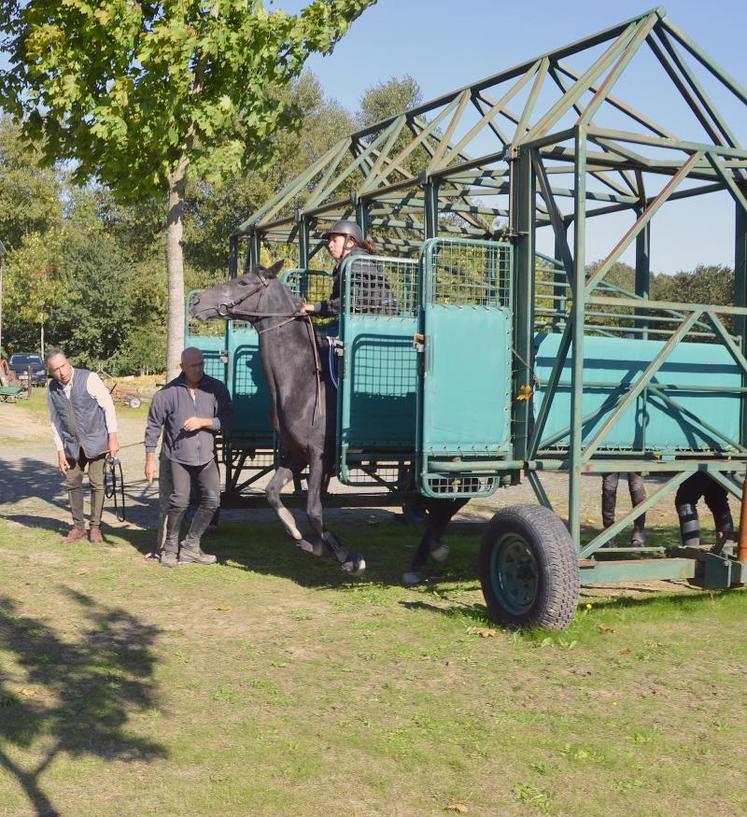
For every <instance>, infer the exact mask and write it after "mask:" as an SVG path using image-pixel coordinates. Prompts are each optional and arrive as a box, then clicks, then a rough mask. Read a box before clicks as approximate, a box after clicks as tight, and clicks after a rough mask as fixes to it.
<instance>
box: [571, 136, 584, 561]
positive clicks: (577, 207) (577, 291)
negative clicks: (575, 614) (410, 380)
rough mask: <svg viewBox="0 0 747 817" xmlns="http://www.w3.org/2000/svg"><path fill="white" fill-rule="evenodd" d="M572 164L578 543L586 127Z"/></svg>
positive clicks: (576, 532)
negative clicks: (573, 165) (574, 161)
mask: <svg viewBox="0 0 747 817" xmlns="http://www.w3.org/2000/svg"><path fill="white" fill-rule="evenodd" d="M575 154H576V163H575V168H574V202H573V209H574V230H573V309H572V310H571V344H572V354H571V439H570V451H569V453H570V463H569V469H568V483H569V484H568V528H569V530H570V534H571V538H572V539H573V541H574V542H575V543H576V544H577V545H580V543H581V472H582V468H583V464H584V463H583V458H582V455H581V441H582V435H583V388H584V317H585V314H584V313H585V311H586V127H585V126H584V125H580V126H579V127H578V128H577V129H576V138H575Z"/></svg>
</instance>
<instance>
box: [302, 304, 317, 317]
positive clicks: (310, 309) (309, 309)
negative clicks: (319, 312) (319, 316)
mask: <svg viewBox="0 0 747 817" xmlns="http://www.w3.org/2000/svg"><path fill="white" fill-rule="evenodd" d="M301 312H303V313H304V315H313V314H314V312H316V310H315V309H314V304H310V303H302V304H301Z"/></svg>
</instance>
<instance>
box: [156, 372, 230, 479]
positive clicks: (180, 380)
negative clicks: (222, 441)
mask: <svg viewBox="0 0 747 817" xmlns="http://www.w3.org/2000/svg"><path fill="white" fill-rule="evenodd" d="M192 391H193V394H192V393H190V388H189V386H188V385H187V382H186V380H185V378H184V375H179V377H177V378H175V379H174V380H172V381H171V382H169V383H167V384H166V385H165V386H164V387H163V388H162V389H161V391H159V392H158V393H157V394H156V396H155V397H154V398H153V402H152V403H151V405H150V411H149V412H148V423H147V425H146V427H145V451H146V453H148V454H151V453H155V450H156V446H157V445H158V437H159V435H160V433H161V429H163V448H162V454H163V456H165V457H166V458H167V459H169V460H173V461H175V462H179V463H181V464H182V465H205V464H206V463H208V462H210V460H212V459H213V457H214V452H215V435H216V434H217V432H218V431H223V432H224V433H226V432H228V431H230V428H231V424H232V421H233V407H232V405H231V397H230V395H229V393H228V389H227V388H226V387H225V386H224V385H223V383H221V382H220V381H219V380H216V379H215V378H213V377H210V376H209V375H205V376H204V377H203V378H202V380H201V381H200V382H199V383H198V384H197V385H196V386H195V387H194V389H193V390H192ZM190 417H203V418H211V419H212V424H211V428H209V429H208V428H201V429H198V430H197V431H185V430H184V423H185V422H186V421H187V420H188V419H189V418H190Z"/></svg>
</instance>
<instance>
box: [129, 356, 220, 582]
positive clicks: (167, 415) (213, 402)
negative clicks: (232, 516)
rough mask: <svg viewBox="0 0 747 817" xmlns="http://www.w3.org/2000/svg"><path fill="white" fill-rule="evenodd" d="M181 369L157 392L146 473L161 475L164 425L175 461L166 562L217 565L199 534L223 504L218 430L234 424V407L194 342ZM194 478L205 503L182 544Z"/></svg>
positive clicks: (170, 457)
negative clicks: (208, 372)
mask: <svg viewBox="0 0 747 817" xmlns="http://www.w3.org/2000/svg"><path fill="white" fill-rule="evenodd" d="M181 368H182V373H181V374H180V375H179V377H177V378H175V379H174V380H172V381H171V382H169V383H167V384H166V386H164V388H163V389H161V391H159V392H158V394H156V396H155V397H154V398H153V402H152V403H151V407H150V411H149V412H148V424H147V426H146V429H145V478H146V479H147V480H148V482H149V483H150V482H152V481H153V478H154V477H155V475H156V445H157V443H158V437H159V435H160V434H161V430H163V442H162V447H163V452H162V454H163V456H165V458H166V459H168V461H169V462H170V464H171V478H172V482H173V490H172V492H171V496H170V498H169V512H168V518H167V522H166V541H165V542H164V545H163V550H162V551H161V564H162V565H163V566H164V567H175V566H176V565H177V564H178V563H179V564H184V563H192V564H200V565H209V564H214V563H215V561H216V558H215V556H213V555H211V554H208V553H205V552H204V551H203V550H202V549H201V548H200V539H201V538H202V535H203V533H204V532H205V530H206V528H207V526H208V525H209V524H210V520H211V519H212V518H213V514H214V513H215V510H216V509H217V507H218V505H219V504H220V475H219V473H218V464H217V462H216V461H215V435H216V434H217V433H218V432H219V431H223V432H226V431H228V430H229V429H230V426H231V422H232V420H233V408H232V406H231V397H230V395H229V394H228V389H226V387H225V386H224V385H223V384H222V383H221V382H220V381H219V380H216V379H215V378H213V377H209V376H208V375H206V374H205V361H204V357H203V354H202V352H201V351H200V350H199V349H196V348H194V347H189V348H187V349H185V350H184V351H183V352H182V363H181ZM192 481H194V482H195V483H196V484H197V486H198V487H199V492H200V504H199V506H198V507H197V510H196V512H195V515H194V517H193V519H192V524H191V525H190V527H189V531H188V533H187V535H186V537H185V538H184V541H183V542H181V545H180V543H179V526H180V524H181V521H182V517H183V516H184V512H185V511H186V510H187V506H188V505H189V494H190V489H191V486H192Z"/></svg>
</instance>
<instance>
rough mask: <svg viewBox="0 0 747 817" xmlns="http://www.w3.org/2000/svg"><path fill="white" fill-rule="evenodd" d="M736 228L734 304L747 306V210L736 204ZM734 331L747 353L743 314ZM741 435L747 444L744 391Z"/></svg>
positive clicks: (745, 380) (746, 382)
mask: <svg viewBox="0 0 747 817" xmlns="http://www.w3.org/2000/svg"><path fill="white" fill-rule="evenodd" d="M735 222H736V230H735V234H736V235H735V238H736V240H735V247H734V305H735V306H747V210H745V209H744V207H742V206H741V205H740V204H739V203H738V202H737V204H736V219H735ZM734 331H735V333H736V335H737V336H738V337H739V345H740V348H741V350H742V354H743V355H745V354H747V322H746V321H745V319H744V318H743V317H741V316H735V318H734ZM745 386H747V377H745V375H744V374H743V375H742V387H743V388H744V387H745ZM739 427H740V430H741V437H740V440H739V442H740V443H741V444H742V445H747V397H746V396H745V394H744V392H743V393H742V405H741V409H740V423H739Z"/></svg>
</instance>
